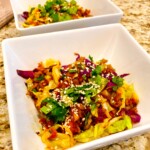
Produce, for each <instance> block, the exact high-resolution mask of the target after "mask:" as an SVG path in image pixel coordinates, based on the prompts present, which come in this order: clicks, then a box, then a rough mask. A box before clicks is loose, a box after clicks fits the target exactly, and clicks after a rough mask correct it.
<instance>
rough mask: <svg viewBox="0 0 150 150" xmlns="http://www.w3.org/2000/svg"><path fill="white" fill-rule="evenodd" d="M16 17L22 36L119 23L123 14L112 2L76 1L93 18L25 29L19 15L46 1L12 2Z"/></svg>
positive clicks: (109, 0)
mask: <svg viewBox="0 0 150 150" xmlns="http://www.w3.org/2000/svg"><path fill="white" fill-rule="evenodd" d="M10 1H11V5H12V9H13V12H14V17H15V24H16V28H17V30H18V31H19V32H20V33H21V34H22V35H29V34H37V33H47V32H53V31H60V30H67V29H75V28H83V27H89V26H96V25H103V24H109V23H117V22H119V21H120V19H121V17H122V15H123V12H122V11H121V10H120V9H119V8H118V7H117V6H116V5H115V4H114V3H113V2H112V1H111V0H92V1H91V0H76V1H77V3H78V4H79V5H80V6H82V7H83V8H88V9H90V10H91V14H92V15H93V16H92V17H88V18H83V19H77V20H69V21H64V22H57V23H52V24H47V25H41V26H35V27H30V28H23V27H22V26H21V21H20V20H21V19H20V17H19V14H22V13H23V11H27V10H28V8H29V6H37V5H38V4H44V3H45V1H46V0H32V1H31V0H19V1H18V0H10Z"/></svg>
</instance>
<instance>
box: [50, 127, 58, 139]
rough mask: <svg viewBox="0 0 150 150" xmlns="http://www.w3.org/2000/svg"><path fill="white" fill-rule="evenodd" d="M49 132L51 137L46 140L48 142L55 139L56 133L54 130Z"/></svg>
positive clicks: (51, 129)
mask: <svg viewBox="0 0 150 150" xmlns="http://www.w3.org/2000/svg"><path fill="white" fill-rule="evenodd" d="M49 131H50V133H51V136H50V137H49V138H48V139H49V140H51V139H54V138H56V137H57V131H56V130H55V129H54V128H50V129H49Z"/></svg>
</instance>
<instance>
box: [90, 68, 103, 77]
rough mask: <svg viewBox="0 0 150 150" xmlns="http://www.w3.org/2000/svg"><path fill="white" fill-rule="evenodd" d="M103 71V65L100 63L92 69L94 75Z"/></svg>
mask: <svg viewBox="0 0 150 150" xmlns="http://www.w3.org/2000/svg"><path fill="white" fill-rule="evenodd" d="M101 71H102V69H101V66H100V65H98V66H96V68H95V69H94V70H93V71H92V76H96V75H99V74H100V73H101Z"/></svg>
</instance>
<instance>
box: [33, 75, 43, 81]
mask: <svg viewBox="0 0 150 150" xmlns="http://www.w3.org/2000/svg"><path fill="white" fill-rule="evenodd" d="M35 80H36V81H42V80H44V75H40V76H39V77H37V78H35Z"/></svg>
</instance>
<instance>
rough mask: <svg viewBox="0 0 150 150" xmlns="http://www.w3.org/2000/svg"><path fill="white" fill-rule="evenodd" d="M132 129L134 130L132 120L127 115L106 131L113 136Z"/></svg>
mask: <svg viewBox="0 0 150 150" xmlns="http://www.w3.org/2000/svg"><path fill="white" fill-rule="evenodd" d="M131 128H132V121H131V118H130V117H129V116H127V115H125V116H124V118H123V119H120V120H117V121H116V122H114V123H113V124H111V125H110V126H108V127H107V129H106V130H107V132H108V133H109V134H113V133H117V132H120V131H123V130H125V129H131Z"/></svg>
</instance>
